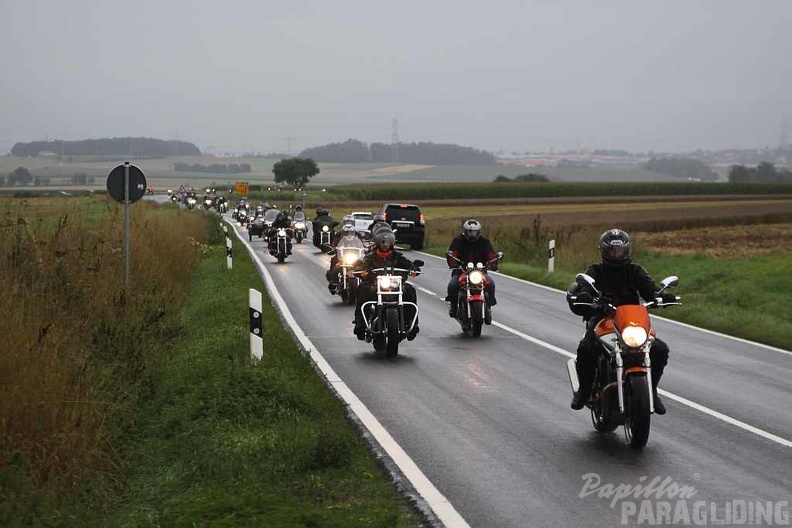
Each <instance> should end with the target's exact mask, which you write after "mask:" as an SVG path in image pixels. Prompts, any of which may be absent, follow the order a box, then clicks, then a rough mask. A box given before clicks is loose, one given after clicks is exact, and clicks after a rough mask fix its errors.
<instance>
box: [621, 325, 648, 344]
mask: <svg viewBox="0 0 792 528" xmlns="http://www.w3.org/2000/svg"><path fill="white" fill-rule="evenodd" d="M648 337H649V334H647V333H646V330H644V329H643V328H641V327H640V326H628V327H627V328H625V329H624V330H622V333H621V338H622V341H624V344H625V345H627V346H628V347H630V348H640V347H642V346H643V345H644V343H646V340H647V338H648Z"/></svg>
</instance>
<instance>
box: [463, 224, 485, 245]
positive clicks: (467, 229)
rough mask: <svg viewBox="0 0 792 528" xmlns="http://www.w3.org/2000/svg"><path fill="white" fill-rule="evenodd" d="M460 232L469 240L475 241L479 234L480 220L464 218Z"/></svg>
mask: <svg viewBox="0 0 792 528" xmlns="http://www.w3.org/2000/svg"><path fill="white" fill-rule="evenodd" d="M462 234H463V235H465V238H467V239H468V240H470V241H471V242H475V241H476V240H478V238H479V236H481V222H479V221H478V220H476V219H475V218H470V219H468V220H465V221H464V222H463V223H462Z"/></svg>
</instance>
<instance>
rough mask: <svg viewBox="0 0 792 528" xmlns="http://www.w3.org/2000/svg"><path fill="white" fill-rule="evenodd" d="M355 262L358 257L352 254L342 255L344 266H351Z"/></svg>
mask: <svg viewBox="0 0 792 528" xmlns="http://www.w3.org/2000/svg"><path fill="white" fill-rule="evenodd" d="M357 261H358V256H357V255H355V254H354V253H352V252H347V253H344V264H346V265H347V266H351V265H352V264H354V263H355V262H357Z"/></svg>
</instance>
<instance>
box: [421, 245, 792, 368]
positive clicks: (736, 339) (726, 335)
mask: <svg viewBox="0 0 792 528" xmlns="http://www.w3.org/2000/svg"><path fill="white" fill-rule="evenodd" d="M416 253H420V254H421V255H426V256H427V257H433V258H436V259H438V260H443V261H445V259H444V258H443V257H438V256H437V255H432V254H430V253H424V252H422V251H420V252H416ZM492 273H495V274H496V275H497V276H498V277H505V278H507V279H511V280H515V281H518V282H523V283H525V284H530V285H531V286H534V287H536V288H541V289H543V290H547V291H551V292H554V293H560V294H565V293H566V292H564V291H562V290H557V289H556V288H551V287H550V286H545V285H544V284H537V283H535V282H531V281H528V280H525V279H521V278H519V277H513V276H511V275H506V274H504V273H498V272H492ZM652 317H656V318H657V319H661V320H663V321H668V322H669V323H674V324H677V325H679V326H684V327H685V328H690V329H693V330H699V331H701V332H704V333H706V334H710V335H714V336H718V337H724V338H726V339H731V340H732V341H737V342H738V343H745V344H747V345H751V346H755V347H759V348H764V349H765V350H771V351H773V352H778V353H779V354H786V355H787V356H792V352H790V351H789V350H784V349H782V348H777V347H774V346H770V345H765V344H764V343H757V342H755V341H749V340H747V339H743V338H741V337H734V336H730V335H728V334H722V333H720V332H716V331H714V330H707V329H706V328H701V327H698V326H693V325H689V324H687V323H682V322H680V321H675V320H674V319H666V318H665V317H661V316H659V315H655V314H652Z"/></svg>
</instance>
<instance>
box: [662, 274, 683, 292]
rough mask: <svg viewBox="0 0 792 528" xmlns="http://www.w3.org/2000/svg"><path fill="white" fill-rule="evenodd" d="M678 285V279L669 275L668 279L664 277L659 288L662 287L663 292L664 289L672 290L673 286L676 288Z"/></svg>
mask: <svg viewBox="0 0 792 528" xmlns="http://www.w3.org/2000/svg"><path fill="white" fill-rule="evenodd" d="M678 284H679V277H677V276H676V275H671V276H670V277H666V278H665V279H663V280H662V281H661V282H660V286H662V287H663V290H665V289H666V288H672V287H674V286H677V285H678ZM661 291H662V290H661Z"/></svg>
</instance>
